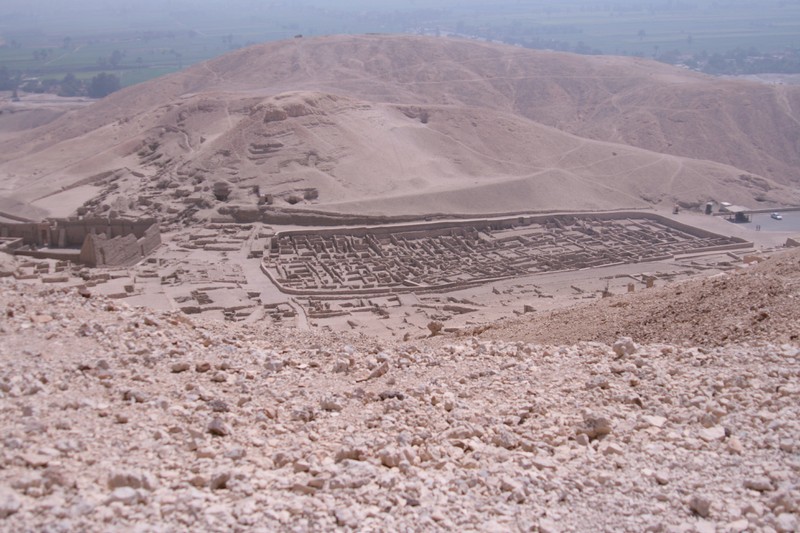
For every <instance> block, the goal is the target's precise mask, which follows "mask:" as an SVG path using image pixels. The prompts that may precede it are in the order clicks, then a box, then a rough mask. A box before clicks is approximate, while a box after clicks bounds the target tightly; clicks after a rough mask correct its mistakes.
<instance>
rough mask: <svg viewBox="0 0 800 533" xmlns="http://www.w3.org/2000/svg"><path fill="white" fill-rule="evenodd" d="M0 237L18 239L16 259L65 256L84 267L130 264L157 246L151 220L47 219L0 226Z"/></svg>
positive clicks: (158, 237) (157, 231) (156, 227)
mask: <svg viewBox="0 0 800 533" xmlns="http://www.w3.org/2000/svg"><path fill="white" fill-rule="evenodd" d="M0 237H2V238H6V239H21V241H22V247H18V248H17V249H16V250H14V253H16V254H19V255H27V256H31V257H37V258H55V259H61V258H63V257H64V256H65V254H67V255H69V256H70V257H71V258H72V257H74V258H75V260H77V261H79V262H81V263H83V264H85V265H88V266H120V265H129V264H133V263H135V262H137V261H139V260H140V259H142V258H143V257H145V256H147V255H148V254H150V252H152V251H153V250H154V249H155V248H157V247H158V246H159V245H160V244H161V230H160V228H159V225H158V221H156V220H155V219H141V220H129V219H121V218H120V219H105V218H89V219H50V220H47V221H44V222H31V223H21V224H10V223H3V224H0Z"/></svg>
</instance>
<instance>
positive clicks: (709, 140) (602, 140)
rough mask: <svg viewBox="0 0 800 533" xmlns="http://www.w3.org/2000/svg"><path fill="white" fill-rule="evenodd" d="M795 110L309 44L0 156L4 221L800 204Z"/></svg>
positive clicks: (550, 57) (360, 44)
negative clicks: (224, 208)
mask: <svg viewBox="0 0 800 533" xmlns="http://www.w3.org/2000/svg"><path fill="white" fill-rule="evenodd" d="M798 105H800V91H799V90H798V89H796V88H790V87H782V86H765V85H758V84H754V83H747V82H733V81H722V80H718V79H714V78H710V77H707V76H702V75H698V74H695V73H691V72H687V71H684V70H680V69H676V68H673V67H669V66H666V65H663V64H659V63H655V62H650V61H644V60H636V59H631V58H619V57H585V56H576V55H571V54H561V53H553V52H542V51H533V50H525V49H519V48H515V47H509V46H502V45H495V44H488V43H479V42H473V41H462V40H452V39H434V38H426V37H408V36H359V37H325V38H318V39H295V40H291V41H285V42H279V43H270V44H265V45H258V46H254V47H251V48H247V49H244V50H240V51H237V52H233V53H231V54H228V55H226V56H223V57H220V58H218V59H215V60H212V61H209V62H206V63H203V64H201V65H197V66H194V67H192V68H189V69H187V70H186V71H183V72H180V73H177V74H174V75H171V76H167V77H164V78H162V79H159V80H154V81H152V82H149V83H146V84H142V85H140V86H134V87H131V88H128V89H126V90H123V91H120V92H119V93H116V94H113V95H111V96H109V97H107V98H106V99H104V100H102V101H99V102H97V103H95V104H94V105H92V106H90V107H89V108H86V109H80V110H76V111H72V112H69V113H66V114H64V115H62V116H60V117H59V118H57V119H55V120H53V121H52V122H50V123H48V124H45V125H43V126H40V127H38V128H33V129H30V130H27V131H24V132H20V133H18V134H16V135H14V136H13V138H6V139H5V140H2V141H0V153H2V156H0V187H2V189H0V190H2V193H3V194H2V196H3V199H2V200H0V204H2V205H0V212H11V213H15V214H17V215H21V214H23V213H24V215H25V216H29V217H32V218H35V217H37V216H44V215H47V214H68V213H69V212H70V211H72V210H74V209H75V208H77V207H79V206H80V205H81V204H82V203H83V201H84V200H86V197H87V196H94V195H97V194H98V193H101V192H103V194H102V195H101V197H100V198H99V199H98V200H97V201H95V202H90V204H89V205H88V208H89V209H90V210H91V209H101V208H102V209H105V210H107V209H110V208H113V209H115V210H116V211H118V212H122V213H129V214H133V215H135V214H144V213H145V212H146V213H148V214H159V213H160V214H162V215H163V214H165V213H167V212H173V213H174V212H179V211H182V210H184V209H185V208H186V207H187V206H189V207H191V208H194V209H195V210H197V209H208V210H210V211H209V212H214V210H215V209H216V207H217V206H218V202H217V201H216V200H215V198H214V196H213V195H212V186H213V184H214V183H217V182H220V181H223V182H226V183H227V184H228V185H229V186H230V188H231V189H232V192H231V193H230V198H229V199H228V200H229V201H230V202H234V203H239V204H243V205H254V204H255V203H256V201H257V196H256V195H254V194H252V193H253V192H254V191H255V190H256V186H257V190H258V192H259V193H260V194H261V195H264V194H271V195H274V197H275V200H276V202H278V204H279V205H289V204H297V203H300V206H305V207H309V205H312V206H313V207H314V208H315V209H323V210H334V211H339V212H372V213H382V214H394V213H401V212H403V213H405V212H408V210H409V208H410V207H409V206H413V208H412V209H413V210H416V212H417V213H422V214H424V213H431V212H451V213H453V212H457V213H498V212H508V211H515V210H526V209H528V210H544V209H607V208H612V207H644V206H648V205H653V204H656V205H659V204H661V205H671V204H672V203H675V202H679V203H681V204H683V205H685V206H687V207H691V206H698V205H700V204H702V203H703V202H705V201H707V200H710V199H717V200H728V201H733V202H737V203H744V204H754V203H756V202H766V203H770V204H771V203H776V204H777V203H796V202H797V201H798V199H799V198H798V193H797V191H796V187H794V186H793V185H795V184H796V183H797V181H798V179H800V177H799V176H798V175H797V170H796V169H797V168H798V163H800V161H799V160H798V159H799V157H800V156H798V153H799V152H800V150H798V144H797V143H798V142H800V141H799V140H798V135H797V131H798V122H797V118H796V116H795V111H794V110H795V109H797V106H798ZM167 189H169V191H170V192H171V194H170V195H165V194H164V191H165V190H167ZM65 190H66V191H65ZM578 191H580V192H578ZM143 195H144V196H147V197H153V198H155V197H159V198H160V200H159V201H157V202H155V203H156V204H157V205H155V206H154V205H153V202H151V201H145V202H144V203H140V204H137V203H136V202H133V201H131V198H138V197H140V196H143ZM174 201H177V203H178V204H179V206H180V207H179V208H176V207H175V206H174V205H172V207H170V205H171V203H173V204H174Z"/></svg>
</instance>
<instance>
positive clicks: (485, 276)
mask: <svg viewBox="0 0 800 533" xmlns="http://www.w3.org/2000/svg"><path fill="white" fill-rule="evenodd" d="M751 246H752V244H751V243H749V242H747V241H745V240H743V239H738V238H733V237H725V236H722V235H718V234H715V233H712V232H709V231H705V230H702V229H699V228H695V227H693V226H689V225H686V224H682V223H680V222H676V221H674V220H672V219H669V218H666V217H662V216H660V215H657V214H655V213H643V212H607V213H589V214H587V213H584V214H559V215H536V216H517V217H507V218H500V219H492V220H472V221H461V222H453V221H450V222H434V223H426V224H410V225H404V226H391V227H387V226H383V227H376V228H365V227H359V228H349V229H344V228H341V229H320V230H316V231H313V232H310V231H290V232H282V233H279V234H278V235H276V236H275V237H274V238H273V239H272V241H271V244H270V247H269V254H268V256H266V257H265V258H264V260H263V262H262V270H263V271H264V273H265V274H266V275H267V276H269V277H270V279H271V280H272V281H273V282H274V283H275V284H276V285H277V287H278V288H279V289H280V290H281V291H283V292H285V293H287V294H296V295H315V296H326V295H327V296H336V295H341V296H346V295H365V294H387V293H401V292H427V291H452V290H458V289H462V288H466V287H469V286H472V285H476V284H483V283H490V282H492V281H497V280H501V279H508V278H513V277H519V276H526V275H530V274H536V273H546V272H558V271H568V270H577V269H583V268H593V267H601V266H610V265H614V264H623V263H638V262H646V261H658V260H665V259H672V258H673V257H674V256H675V255H679V254H690V253H698V252H705V251H719V250H732V249H739V248H749V247H751Z"/></svg>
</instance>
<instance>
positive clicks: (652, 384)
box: [0, 254, 800, 533]
mask: <svg viewBox="0 0 800 533" xmlns="http://www.w3.org/2000/svg"><path fill="white" fill-rule="evenodd" d="M797 259H798V257H797V254H794V255H784V256H781V257H776V258H774V259H773V260H772V262H771V263H770V264H765V265H762V266H761V267H758V268H753V269H751V270H747V271H746V272H745V273H743V274H740V275H737V276H730V277H728V278H725V280H724V282H725V283H726V284H727V285H726V286H727V287H738V288H739V289H738V290H739V291H740V292H741V293H742V294H744V291H745V290H746V289H747V287H749V291H750V293H751V296H752V297H753V298H758V299H760V298H762V296H761V295H760V292H761V291H762V290H763V289H764V288H765V287H768V288H769V289H768V290H772V291H773V292H772V294H770V298H771V299H772V300H771V301H775V302H781V303H780V304H779V306H776V307H767V308H763V307H758V308H757V309H754V310H751V309H750V308H743V307H742V306H731V307H730V308H729V311H730V313H731V314H733V315H736V316H738V317H739V319H740V320H741V321H742V323H743V324H747V323H748V322H747V321H748V320H749V318H750V317H751V314H752V313H753V312H759V313H760V312H762V309H763V311H764V312H766V313H768V316H767V317H765V318H764V319H763V320H762V322H766V321H768V320H776V318H777V317H779V316H782V313H783V312H784V311H785V307H783V306H784V305H789V304H788V303H786V302H788V301H790V300H791V301H794V302H796V298H790V297H791V296H795V295H796V292H786V291H794V290H795V289H796V287H795V286H793V285H792V284H791V283H790V280H791V279H795V278H794V275H796V266H797ZM792 272H794V273H795V274H792ZM771 276H772V277H774V276H777V277H781V276H782V279H783V283H779V284H776V283H773V282H772V281H770V280H771V279H772V278H771ZM722 282H723V280H722V279H720V278H716V279H712V280H707V281H706V282H705V283H706V285H705V286H704V285H702V282H701V284H700V285H697V286H696V287H697V291H689V292H690V293H692V294H694V293H696V292H698V291H700V293H701V294H707V295H708V297H710V296H711V295H712V291H713V294H717V295H719V294H725V288H723V287H721V286H720V285H719V284H720V283H722ZM715 284H717V285H715ZM688 287H689V285H688V284H687V285H686V286H684V288H688ZM704 287H705V288H704ZM714 287H716V288H715V289H714ZM703 290H705V291H707V292H705V293H702V291H703ZM737 294H738V293H737ZM681 296H683V295H682V294H674V295H672V296H667V295H662V298H660V299H661V301H662V302H663V306H662V307H661V312H662V313H666V312H667V311H666V309H669V308H670V306H672V309H673V314H672V315H670V316H672V318H673V320H675V321H678V320H683V321H690V320H696V321H697V325H696V328H697V329H702V328H703V327H704V325H705V324H708V323H709V322H708V319H707V318H705V315H706V314H708V310H706V309H704V308H702V307H699V306H698V307H692V304H690V303H689V302H686V303H684V304H681V305H679V306H678V305H677V302H678V301H679V300H680V298H681ZM698 297H699V296H698ZM627 301H628V302H629V304H628V306H627V307H626V308H625V309H626V310H627V312H628V315H629V316H630V317H636V316H644V310H645V309H648V310H649V311H650V312H651V313H652V314H653V316H654V319H656V320H661V319H660V318H659V317H660V316H662V315H659V314H658V311H657V309H656V308H655V307H649V308H640V307H639V306H640V305H644V304H640V303H638V301H637V300H635V299H631V300H627ZM759 301H761V300H757V301H756V302H757V303H754V304H753V305H754V306H757V305H758V302H759ZM731 302H732V301H731ZM761 302H763V301H761ZM721 303H725V301H724V300H723V302H721ZM795 305H796V304H795ZM587 309H591V308H587ZM795 309H796V308H795ZM0 311H2V313H3V320H2V321H0V360H1V361H2V367H1V368H2V370H0V421H1V423H2V427H3V428H4V431H3V434H2V436H1V437H0V438H2V449H1V450H0V529H3V530H8V531H22V530H52V531H61V530H63V531H74V530H103V529H114V530H141V529H146V530H156V531H171V530H181V529H202V530H208V531H230V530H249V529H267V530H287V529H292V530H297V531H307V530H308V531H311V530H332V529H340V530H358V531H374V530H405V529H411V530H430V531H433V530H452V529H462V530H481V531H486V530H492V531H531V530H536V531H543V532H545V531H546V532H556V531H598V530H604V531H751V530H755V531H779V532H784V533H785V532H791V531H796V530H797V529H798V527H800V526H799V522H798V516H800V486H798V479H800V462H798V460H797V457H798V451H800V450H799V449H798V443H800V423H799V422H798V420H800V407H799V406H800V402H799V401H798V400H800V382H799V379H800V346H799V345H798V342H797V339H796V337H795V338H793V339H792V338H786V339H784V338H783V333H782V332H783V329H781V327H779V326H777V325H776V326H775V327H776V331H777V332H778V334H777V335H776V336H775V338H771V336H770V334H769V330H761V329H757V328H755V329H749V330H748V329H747V328H744V329H743V330H742V331H743V332H742V335H740V336H738V337H736V336H733V337H729V338H728V339H726V340H725V341H724V342H722V343H721V344H722V345H720V346H716V347H714V346H710V344H716V343H714V342H712V343H703V345H702V346H701V345H699V344H694V343H692V342H688V341H689V339H691V338H692V337H691V336H689V335H687V336H686V337H685V338H679V333H678V331H679V330H677V329H676V330H675V331H674V333H672V337H670V338H671V339H672V341H671V342H670V343H662V342H657V343H654V341H653V340H652V339H654V338H655V337H654V336H652V335H651V336H649V337H648V336H646V335H645V336H642V337H641V338H643V339H644V340H645V341H647V343H645V344H640V343H638V342H634V341H632V340H630V339H625V338H620V339H616V338H614V340H613V341H610V342H606V343H598V342H575V341H574V339H575V337H571V336H569V335H565V336H564V341H563V342H559V341H558V340H557V339H548V343H549V344H551V345H550V346H545V345H542V344H538V343H527V342H523V341H513V342H512V341H509V340H499V339H498V340H493V341H487V340H479V339H464V340H461V341H459V342H454V343H452V344H446V345H441V344H434V343H430V344H429V343H427V342H423V341H419V342H418V343H416V344H408V343H406V344H397V345H387V344H381V343H379V342H378V341H375V340H371V339H369V338H367V337H358V336H353V337H349V336H344V335H339V334H330V333H325V334H323V333H319V334H314V333H306V334H302V333H299V332H296V331H287V330H281V329H275V328H269V329H267V328H264V327H259V326H248V327H244V326H236V325H228V324H222V323H213V322H212V323H200V322H194V321H191V320H189V319H187V318H186V317H185V316H182V315H180V314H174V313H166V314H160V313H154V312H149V311H146V310H141V309H130V308H128V307H126V306H124V305H120V304H119V303H116V302H114V301H111V300H106V299H104V298H100V297H96V296H94V295H91V294H90V293H88V292H84V293H79V292H77V291H74V290H73V291H72V292H65V291H63V290H51V291H46V290H45V291H42V290H41V289H38V288H32V287H28V286H26V285H24V284H22V283H21V282H16V281H13V280H11V279H10V278H4V279H2V280H0ZM579 312H585V313H589V312H590V311H579ZM603 312H605V311H604V310H602V311H597V310H596V311H594V313H595V315H594V316H599V315H598V314H597V313H603ZM572 316H573V317H579V316H581V315H579V314H573V315H572ZM795 316H796V315H795ZM577 322H578V321H577V320H573V325H575V324H577ZM768 323H770V322H768ZM784 326H785V327H786V332H787V333H789V332H790V331H792V328H791V327H789V326H788V323H784ZM596 327H597V329H598V331H599V330H600V329H601V326H600V325H599V324H598V325H597V326H596ZM643 328H644V329H643V331H648V330H647V328H645V327H643ZM612 329H613V333H612V332H611V331H612ZM653 329H655V327H653ZM618 330H619V331H620V332H624V331H623V329H620V328H619V327H617V326H614V325H611V326H609V329H608V331H609V333H608V335H606V336H604V337H603V338H613V337H614V336H615V335H616V334H617V331H618ZM714 331H715V330H712V332H711V334H712V335H713V334H714ZM748 331H751V332H752V335H748V334H747V332H748ZM715 338H716V339H718V340H720V341H722V339H721V337H715ZM734 340H735V341H736V342H733V341H734ZM600 509H602V512H598V510H600Z"/></svg>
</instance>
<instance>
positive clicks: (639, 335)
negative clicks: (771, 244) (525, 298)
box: [485, 249, 800, 347]
mask: <svg viewBox="0 0 800 533" xmlns="http://www.w3.org/2000/svg"><path fill="white" fill-rule="evenodd" d="M798 316H800V249H795V250H790V251H785V252H780V253H778V254H776V256H775V257H774V258H773V259H772V260H770V261H766V262H764V263H761V264H753V265H751V266H750V267H749V268H746V269H744V270H740V271H736V272H733V273H730V274H728V273H726V274H720V275H717V276H714V277H712V278H708V279H699V280H690V281H686V282H682V283H680V284H670V285H667V286H665V287H662V288H659V289H656V290H646V291H642V292H639V293H636V294H624V295H616V296H612V297H611V298H604V299H602V300H600V301H598V302H596V303H593V304H591V305H586V306H581V307H576V308H572V309H567V310H562V311H553V312H549V313H540V314H537V315H535V316H533V318H532V319H531V318H527V317H526V318H524V319H519V320H511V321H508V322H505V323H502V324H497V325H496V326H495V327H493V328H490V329H489V330H487V332H486V334H485V335H486V336H488V337H491V338H498V339H506V340H515V341H524V342H540V343H556V344H559V343H575V342H580V341H600V342H606V343H608V342H613V341H614V340H615V339H616V338H618V337H619V336H630V337H632V338H633V339H634V340H635V341H636V342H645V343H652V342H666V343H671V344H688V345H693V346H706V347H712V346H723V345H726V344H731V343H743V342H759V341H760V342H774V343H786V342H789V343H798V342H800V320H798Z"/></svg>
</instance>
